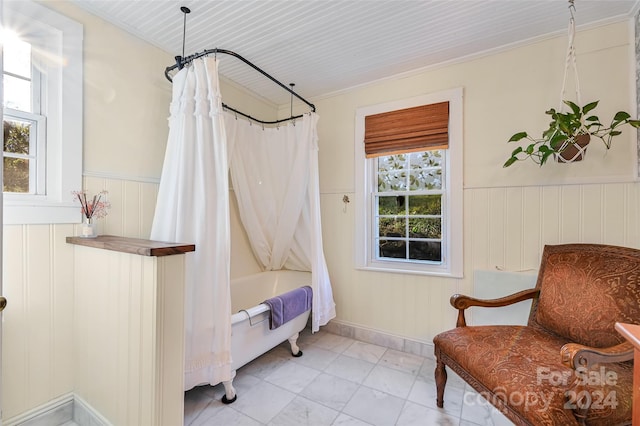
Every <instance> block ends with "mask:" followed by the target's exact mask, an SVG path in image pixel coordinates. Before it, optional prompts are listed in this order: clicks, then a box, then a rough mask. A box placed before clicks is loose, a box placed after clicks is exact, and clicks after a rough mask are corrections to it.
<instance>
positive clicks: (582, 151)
mask: <svg viewBox="0 0 640 426" xmlns="http://www.w3.org/2000/svg"><path fill="white" fill-rule="evenodd" d="M573 3H574V0H569V14H570V18H569V30H568V39H569V41H568V45H567V57H566V60H565V67H564V77H563V78H562V89H561V90H560V107H559V108H558V111H559V112H564V110H565V108H566V104H565V103H564V101H565V92H566V85H567V77H568V75H569V68H573V79H574V82H575V92H576V93H575V94H576V103H577V104H578V105H582V99H581V98H580V80H579V79H578V63H577V61H576V48H575V44H574V41H575V36H576V21H575V18H574V16H573V12H574V11H575V10H576V7H575V5H574V4H573ZM580 122H581V130H583V131H584V133H587V127H586V126H585V124H584V117H581V118H580ZM581 133H582V132H581ZM569 145H573V146H574V147H575V149H576V153H575V154H574V155H573V156H572V157H570V158H565V157H563V156H561V155H556V160H557V161H558V162H561V163H571V162H574V161H577V160H581V159H583V158H584V156H585V155H586V153H587V152H586V151H587V147H586V146H580V145H579V144H578V143H576V141H575V140H574V139H573V138H572V139H568V140H566V141H565V142H564V143H563V144H562V146H561V147H560V149H559V151H564V150H565V149H566V148H568V147H569Z"/></svg>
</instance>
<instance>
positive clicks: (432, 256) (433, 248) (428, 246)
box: [409, 241, 442, 262]
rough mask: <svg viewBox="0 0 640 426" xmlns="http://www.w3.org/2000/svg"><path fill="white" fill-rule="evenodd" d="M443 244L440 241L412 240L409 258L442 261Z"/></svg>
mask: <svg viewBox="0 0 640 426" xmlns="http://www.w3.org/2000/svg"><path fill="white" fill-rule="evenodd" d="M441 246H442V244H441V243H440V242H438V241H410V242H409V259H412V260H430V261H433V262H441V261H442V254H441V253H442V247H441Z"/></svg>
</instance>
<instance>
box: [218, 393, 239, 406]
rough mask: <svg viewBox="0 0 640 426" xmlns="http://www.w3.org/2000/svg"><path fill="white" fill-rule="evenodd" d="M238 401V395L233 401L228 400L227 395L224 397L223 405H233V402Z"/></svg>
mask: <svg viewBox="0 0 640 426" xmlns="http://www.w3.org/2000/svg"><path fill="white" fill-rule="evenodd" d="M236 399H238V395H234V396H233V399H227V395H222V403H223V404H231V403H232V402H235V400H236Z"/></svg>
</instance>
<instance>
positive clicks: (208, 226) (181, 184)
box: [151, 57, 231, 390]
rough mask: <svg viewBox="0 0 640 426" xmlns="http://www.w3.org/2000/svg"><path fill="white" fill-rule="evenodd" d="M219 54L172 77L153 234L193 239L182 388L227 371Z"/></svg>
mask: <svg viewBox="0 0 640 426" xmlns="http://www.w3.org/2000/svg"><path fill="white" fill-rule="evenodd" d="M221 102H222V101H221V98H220V89H219V81H218V62H217V60H216V59H214V58H208V57H207V58H202V59H197V60H195V61H193V63H192V65H191V66H189V67H186V68H183V69H182V70H181V71H180V72H178V74H176V75H175V77H174V78H173V99H172V101H171V107H170V110H171V116H170V118H169V139H168V142H167V149H166V154H165V161H164V166H163V170H162V177H161V181H160V188H159V192H158V201H157V206H156V212H155V217H154V220H153V227H152V229H151V239H153V240H160V241H172V242H186V243H195V245H196V251H195V252H193V253H189V254H187V255H186V295H185V298H186V301H185V329H186V338H185V390H188V389H191V388H193V387H194V386H197V385H200V384H207V383H208V384H211V385H215V384H217V383H220V382H221V381H225V380H230V379H231V296H230V289H229V270H230V229H229V227H230V225H229V182H228V170H229V165H228V156H227V140H226V134H225V128H224V120H223V118H222V114H223V111H222V103H221Z"/></svg>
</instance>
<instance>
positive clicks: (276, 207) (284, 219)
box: [225, 114, 335, 332]
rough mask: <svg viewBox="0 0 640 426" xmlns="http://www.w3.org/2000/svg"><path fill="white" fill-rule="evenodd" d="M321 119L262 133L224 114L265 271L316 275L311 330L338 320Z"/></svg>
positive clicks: (247, 218)
mask: <svg viewBox="0 0 640 426" xmlns="http://www.w3.org/2000/svg"><path fill="white" fill-rule="evenodd" d="M317 120H318V116H317V115H316V114H310V115H305V116H304V117H303V118H302V119H301V120H298V121H297V122H296V123H290V124H287V125H286V126H280V127H276V128H263V127H262V126H258V125H255V124H251V123H250V122H248V121H246V120H237V119H236V118H235V116H234V115H232V114H226V115H225V124H226V127H227V128H228V129H229V135H232V136H231V137H230V144H232V145H233V147H234V148H233V150H232V151H231V152H230V156H231V163H230V164H231V166H230V167H231V180H232V184H233V188H234V193H235V195H236V199H237V200H238V208H239V212H240V219H241V222H242V224H243V226H244V228H245V230H246V232H247V236H248V238H249V241H250V244H251V248H252V250H253V252H254V254H255V257H256V259H257V260H258V261H259V262H260V263H261V265H262V267H263V268H264V269H265V270H278V269H283V268H284V269H293V270H304V271H311V273H312V288H313V313H312V314H313V320H312V330H313V331H314V332H315V331H318V329H319V327H320V326H321V325H325V324H326V323H327V322H328V321H329V320H330V319H331V318H334V317H335V303H334V301H333V293H332V290H331V282H330V280H329V274H328V271H327V266H326V261H325V258H324V252H323V250H322V228H321V223H320V203H319V199H320V196H319V181H318V153H317V152H318V148H317V134H316V124H317Z"/></svg>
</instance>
